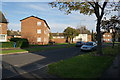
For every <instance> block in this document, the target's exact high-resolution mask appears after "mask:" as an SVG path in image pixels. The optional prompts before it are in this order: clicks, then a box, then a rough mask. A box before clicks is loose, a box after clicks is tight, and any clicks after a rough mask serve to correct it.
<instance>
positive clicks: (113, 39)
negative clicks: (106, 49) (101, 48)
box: [112, 32, 115, 48]
mask: <svg viewBox="0 0 120 80" xmlns="http://www.w3.org/2000/svg"><path fill="white" fill-rule="evenodd" d="M114 45H115V32H113V43H112V48H114Z"/></svg>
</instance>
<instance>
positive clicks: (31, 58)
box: [2, 47, 83, 79]
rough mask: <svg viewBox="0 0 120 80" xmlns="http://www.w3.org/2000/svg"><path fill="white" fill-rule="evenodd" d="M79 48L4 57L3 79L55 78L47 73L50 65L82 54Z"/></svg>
mask: <svg viewBox="0 0 120 80" xmlns="http://www.w3.org/2000/svg"><path fill="white" fill-rule="evenodd" d="M82 53H83V52H81V51H80V49H79V48H76V47H71V48H63V49H56V50H49V51H42V52H34V53H23V54H12V55H4V56H2V79H5V78H55V76H52V75H49V74H47V72H46V67H47V65H48V64H51V63H53V62H57V61H60V60H64V59H68V58H71V57H73V56H77V55H79V54H82Z"/></svg>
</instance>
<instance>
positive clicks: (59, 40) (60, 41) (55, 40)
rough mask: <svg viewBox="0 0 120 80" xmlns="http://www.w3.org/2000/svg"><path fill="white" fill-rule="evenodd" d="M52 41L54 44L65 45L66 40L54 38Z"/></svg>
mask: <svg viewBox="0 0 120 80" xmlns="http://www.w3.org/2000/svg"><path fill="white" fill-rule="evenodd" d="M52 41H54V42H55V43H65V42H66V39H64V38H55V39H52Z"/></svg>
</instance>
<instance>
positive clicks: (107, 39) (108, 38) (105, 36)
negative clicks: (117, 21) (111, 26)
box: [102, 32, 112, 42]
mask: <svg viewBox="0 0 120 80" xmlns="http://www.w3.org/2000/svg"><path fill="white" fill-rule="evenodd" d="M102 40H103V42H112V34H111V33H107V32H106V33H104V34H103V38H102Z"/></svg>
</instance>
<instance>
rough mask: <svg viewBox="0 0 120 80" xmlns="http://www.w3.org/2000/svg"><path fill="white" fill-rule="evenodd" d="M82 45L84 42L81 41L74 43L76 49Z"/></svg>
mask: <svg viewBox="0 0 120 80" xmlns="http://www.w3.org/2000/svg"><path fill="white" fill-rule="evenodd" d="M83 44H84V42H83V41H79V42H76V45H75V46H76V47H81V46H82V45H83Z"/></svg>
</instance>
